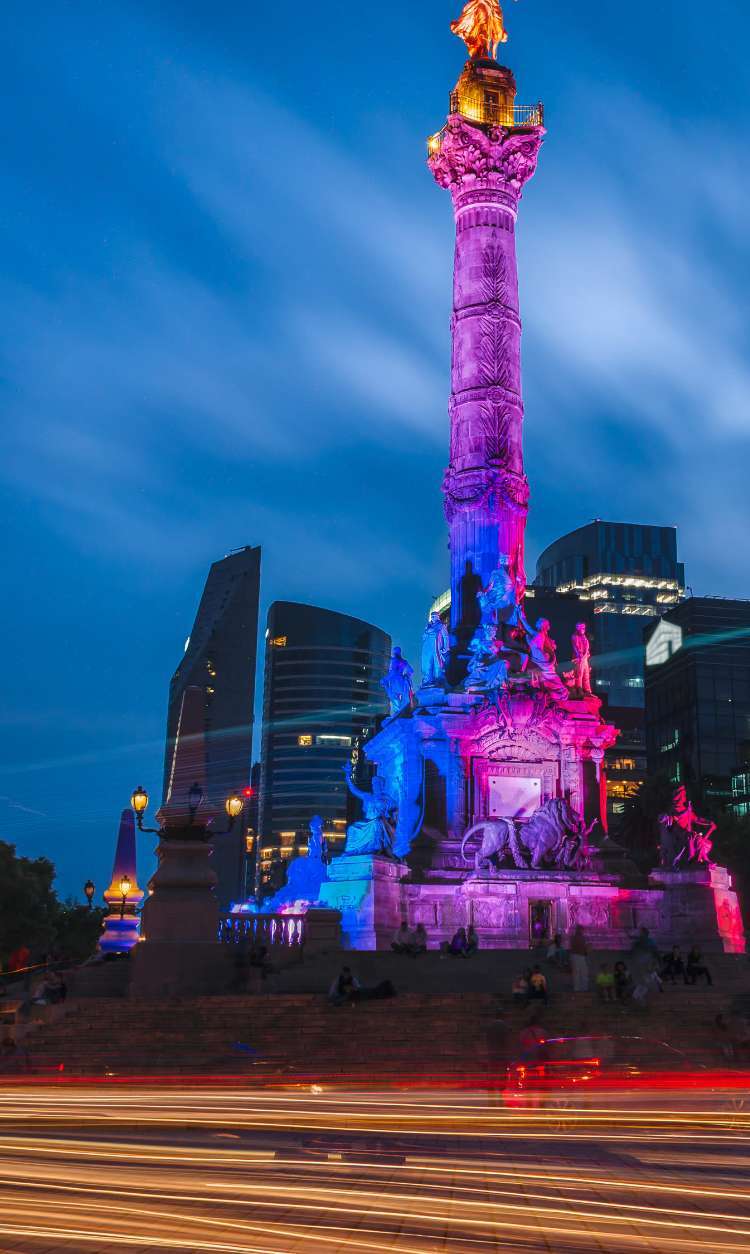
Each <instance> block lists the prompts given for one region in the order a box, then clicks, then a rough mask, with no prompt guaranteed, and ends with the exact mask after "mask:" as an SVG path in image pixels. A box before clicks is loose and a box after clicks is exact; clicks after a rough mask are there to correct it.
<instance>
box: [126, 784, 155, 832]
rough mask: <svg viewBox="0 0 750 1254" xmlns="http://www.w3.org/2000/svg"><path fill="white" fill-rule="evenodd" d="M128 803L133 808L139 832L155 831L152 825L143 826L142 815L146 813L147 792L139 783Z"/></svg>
mask: <svg viewBox="0 0 750 1254" xmlns="http://www.w3.org/2000/svg"><path fill="white" fill-rule="evenodd" d="M130 804H131V806H132V807H133V809H134V810H135V817H136V821H137V823H138V830H139V832H153V831H155V830H156V829H155V828H153V827H144V826H143V816H144V814H145V813H146V810H147V808H148V793H147V792H146V789H145V788H143V786H142V785H141V784H139V785H138V787H137V788H136V790H135V792H134V793H133V795H132V797H131V798H130Z"/></svg>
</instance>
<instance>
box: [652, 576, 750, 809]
mask: <svg viewBox="0 0 750 1254" xmlns="http://www.w3.org/2000/svg"><path fill="white" fill-rule="evenodd" d="M646 740H647V748H648V764H649V770H650V771H652V772H657V771H666V772H667V773H668V774H669V776H670V778H671V779H672V781H673V782H674V783H675V784H685V785H686V786H687V788H688V792H689V793H690V794H691V796H692V797H693V800H694V801H696V802H698V801H701V802H702V803H703V804H706V803H707V804H708V805H709V806H710V805H711V803H713V804H714V806H716V805H719V806H730V807H732V808H733V809H735V810H736V811H737V812H738V813H740V814H743V813H747V812H748V810H750V788H748V783H749V782H750V601H731V600H725V599H724V598H722V597H690V598H688V600H686V601H683V602H682V604H681V605H678V606H677V607H676V608H675V609H673V610H670V611H669V613H668V614H666V615H665V616H664V617H663V618H662V619H660V621H659V622H658V623H656V624H655V625H654V627H653V628H652V630H651V631H650V632H649V633H648V637H647V642H646Z"/></svg>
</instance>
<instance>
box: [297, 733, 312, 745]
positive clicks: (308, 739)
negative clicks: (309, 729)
mask: <svg viewBox="0 0 750 1254" xmlns="http://www.w3.org/2000/svg"><path fill="white" fill-rule="evenodd" d="M312 742H313V738H312V736H310V735H309V734H307V733H305V734H304V735H303V736H298V737H297V744H298V745H299V746H300V748H301V749H308V748H309V747H310V745H311V744H312Z"/></svg>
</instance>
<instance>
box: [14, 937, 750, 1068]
mask: <svg viewBox="0 0 750 1254" xmlns="http://www.w3.org/2000/svg"><path fill="white" fill-rule="evenodd" d="M344 957H345V958H346V957H349V959H350V964H351V966H352V967H353V968H354V969H355V970H356V972H357V974H358V975H359V976H360V978H361V979H363V982H367V983H375V982H377V980H380V979H391V980H393V983H394V984H395V985H396V987H397V989H399V995H398V996H397V997H396V998H395V999H390V1000H386V1001H371V1002H363V1003H361V1004H359V1005H356V1006H342V1007H333V1006H330V1005H329V1004H328V1002H327V999H326V997H325V994H324V992H323V990H324V989H327V987H328V985H329V983H330V981H331V980H332V979H333V974H335V971H336V970H337V969H338V967H340V965H341V955H339V956H338V957H336V958H331V959H329V960H323V961H318V962H316V963H313V964H310V967H309V968H308V969H307V970H306V971H304V972H303V970H302V969H301V968H300V969H298V970H297V971H296V973H294V974H292V973H290V972H287V973H285V975H284V976H283V982H286V983H287V984H289V983H292V984H294V983H296V984H297V985H299V984H301V983H302V984H304V983H308V984H312V985H314V986H315V989H314V991H313V989H307V990H305V989H300V988H299V987H298V988H295V989H293V990H289V991H281V990H280V991H273V989H274V984H275V982H277V983H278V982H280V978H279V977H273V976H272V977H270V978H269V979H268V980H266V981H265V982H264V988H265V989H267V990H268V991H264V992H262V993H261V994H259V995H255V996H253V995H247V994H243V995H237V996H220V997H210V998H198V999H194V1000H184V1001H168V1002H161V1003H158V1002H138V1001H134V1000H125V999H115V998H98V999H94V998H87V999H85V1000H81V1001H77V1002H74V1003H72V1004H71V1005H70V1007H69V1013H68V1014H67V1015H66V1016H65V1017H64V1018H63V1019H62V1020H61V1021H59V1022H57V1023H55V1024H50V1025H44V1026H41V1027H40V1028H39V1029H38V1030H37V1031H36V1032H35V1033H34V1035H33V1036H32V1037H31V1038H30V1039H29V1040H28V1042H27V1043H26V1048H27V1049H28V1066H29V1069H30V1071H31V1072H32V1073H33V1074H36V1075H47V1074H49V1075H54V1074H65V1075H71V1076H77V1075H86V1076H106V1075H109V1076H154V1075H165V1076H166V1075H173V1076H176V1077H179V1076H186V1075H196V1076H197V1075H200V1076H230V1075H231V1076H241V1077H246V1078H248V1079H249V1080H252V1079H256V1080H257V1081H258V1082H261V1081H263V1080H268V1079H279V1080H293V1079H300V1080H304V1079H307V1080H313V1079H318V1078H320V1079H325V1078H330V1079H334V1078H338V1079H339V1080H344V1079H350V1080H352V1081H355V1082H367V1081H368V1080H372V1079H373V1078H374V1077H375V1078H376V1079H377V1080H378V1082H385V1083H389V1082H390V1083H402V1082H404V1083H420V1082H428V1081H429V1082H432V1083H438V1082H445V1083H448V1084H450V1083H460V1082H466V1083H471V1082H479V1083H481V1082H482V1081H483V1080H485V1079H486V1078H487V1077H488V1075H489V1074H490V1073H494V1072H495V1071H496V1070H497V1069H498V1068H499V1067H501V1066H502V1065H503V1063H504V1061H505V1060H506V1059H507V1058H508V1057H510V1056H512V1055H513V1054H514V1053H515V1050H516V1047H517V1040H518V1033H519V1031H520V1028H521V1026H522V1025H523V1023H524V1022H525V1021H526V1020H527V1018H528V1014H529V1012H528V1010H526V1009H523V1008H518V1007H514V1006H512V1005H511V1004H510V999H509V997H508V996H507V989H508V987H509V983H510V979H512V975H513V974H514V973H515V971H516V970H518V968H519V966H524V965H528V963H529V955H528V954H521V955H519V954H507V953H506V954H502V955H501V956H500V959H499V960H498V956H497V954H496V953H493V954H489V953H487V954H480V955H478V956H477V958H476V959H472V960H471V961H470V962H460V961H443V960H440V959H439V958H438V956H437V955H432V954H430V955H427V956H426V957H425V958H423V959H417V960H415V961H412V960H407V959H399V958H396V957H395V956H391V955H377V954H368V955H360V954H358V955H350V956H347V955H345V956H344ZM599 960H603V957H602V955H597V961H599ZM710 965H711V968H712V971H713V975H714V981H715V983H714V986H713V987H706V986H705V985H704V984H701V985H698V986H690V987H685V986H684V985H681V984H678V985H675V986H672V985H667V986H666V988H665V991H664V993H663V995H661V996H660V995H656V996H655V997H654V998H653V999H652V1002H651V1005H650V1006H649V1007H648V1008H646V1009H645V1010H639V1009H637V1008H636V1007H634V1006H624V1007H623V1006H620V1005H617V1004H614V1005H609V1004H607V1005H604V1004H601V1003H599V1002H597V1001H596V999H595V997H594V996H593V995H578V996H574V995H573V993H572V990H571V985H570V978H569V976H566V975H564V974H557V973H555V974H552V975H550V976H549V979H550V1003H549V1005H548V1006H547V1007H546V1008H544V1009H543V1011H542V1013H543V1023H544V1026H545V1029H546V1030H547V1032H548V1034H549V1035H550V1036H571V1035H578V1034H581V1035H583V1034H589V1033H594V1034H608V1033H612V1034H615V1035H622V1036H638V1037H641V1038H645V1039H646V1040H647V1041H658V1042H665V1043H667V1044H670V1045H672V1046H674V1047H676V1048H677V1049H679V1050H681V1051H682V1052H683V1053H684V1054H685V1055H687V1057H688V1059H689V1060H690V1061H691V1062H693V1063H695V1065H696V1066H706V1065H708V1066H721V1065H723V1058H722V1054H721V1048H720V1045H721V1042H720V1040H719V1038H718V1037H717V1034H716V1032H715V1030H714V1018H715V1016H716V1014H717V1013H718V1012H719V1011H720V1010H722V1011H727V1010H728V1009H729V1007H730V1004H731V1002H732V1001H733V999H735V998H737V997H738V996H742V995H743V994H747V992H748V991H749V990H750V978H749V977H750V964H748V962H747V960H746V959H745V958H727V957H723V956H719V957H712V958H711V961H710ZM593 966H594V964H593V963H592V968H593ZM332 972H333V974H332ZM501 974H502V977H503V979H502V983H501V981H500V979H499V978H498V977H499V976H500V975H501ZM506 976H507V978H506ZM476 983H479V984H480V986H481V987H480V988H477V987H474V985H475V984H476ZM467 986H469V987H467ZM660 1065H661V1061H660ZM60 1068H63V1070H62V1072H61V1071H60Z"/></svg>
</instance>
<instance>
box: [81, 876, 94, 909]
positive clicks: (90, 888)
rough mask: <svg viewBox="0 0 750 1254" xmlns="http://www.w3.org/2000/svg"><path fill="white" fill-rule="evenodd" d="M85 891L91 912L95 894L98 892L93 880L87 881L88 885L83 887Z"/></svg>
mask: <svg viewBox="0 0 750 1254" xmlns="http://www.w3.org/2000/svg"><path fill="white" fill-rule="evenodd" d="M83 891H84V893H85V894H86V900H87V902H88V903H89V910H90V909H91V906H92V903H93V900H94V893H95V891H96V887H95V884H94V881H93V880H86V883H85V884H84V886H83Z"/></svg>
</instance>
